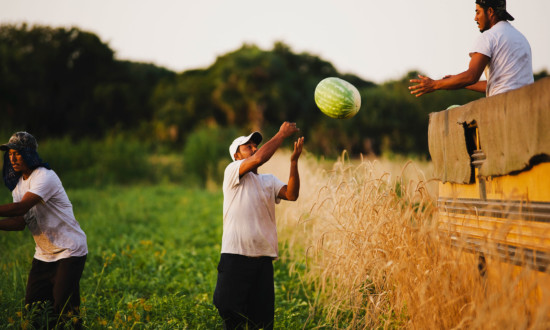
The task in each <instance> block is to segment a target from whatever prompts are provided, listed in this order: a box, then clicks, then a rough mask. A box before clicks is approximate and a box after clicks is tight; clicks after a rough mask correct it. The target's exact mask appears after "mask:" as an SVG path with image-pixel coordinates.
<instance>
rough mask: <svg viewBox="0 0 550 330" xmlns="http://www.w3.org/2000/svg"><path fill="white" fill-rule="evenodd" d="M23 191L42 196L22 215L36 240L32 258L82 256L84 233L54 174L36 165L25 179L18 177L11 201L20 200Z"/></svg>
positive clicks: (50, 260) (46, 260) (57, 258)
mask: <svg viewBox="0 0 550 330" xmlns="http://www.w3.org/2000/svg"><path fill="white" fill-rule="evenodd" d="M27 191H30V192H31V193H33V194H35V195H38V196H40V198H41V199H42V201H41V202H40V203H38V204H36V205H35V206H33V207H32V208H31V209H30V210H29V211H28V212H27V213H26V214H25V215H24V218H25V222H26V224H27V227H29V230H30V232H31V234H32V236H33V238H34V241H35V242H36V252H35V254H34V258H35V259H38V260H41V261H45V262H52V261H57V260H59V259H64V258H68V257H81V256H84V255H86V254H87V253H88V246H87V244H86V234H84V231H82V229H81V228H80V225H79V224H78V222H77V221H76V219H75V217H74V214H73V206H72V204H71V202H70V201H69V198H68V197H67V194H66V193H65V189H63V185H62V184H61V180H59V177H58V176H57V174H55V172H54V171H52V170H48V169H46V168H44V167H38V168H36V169H35V170H34V171H33V172H32V173H31V175H30V176H29V177H28V178H27V180H23V177H22V176H21V178H20V179H19V182H18V183H17V186H16V187H15V189H14V190H13V191H12V196H13V201H14V202H16V203H17V202H20V201H21V200H22V199H23V196H24V195H25V193H26V192H27Z"/></svg>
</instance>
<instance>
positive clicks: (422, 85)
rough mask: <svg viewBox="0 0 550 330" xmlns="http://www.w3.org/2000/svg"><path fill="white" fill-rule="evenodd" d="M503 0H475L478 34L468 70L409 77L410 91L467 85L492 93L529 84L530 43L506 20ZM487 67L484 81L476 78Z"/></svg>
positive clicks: (420, 91)
mask: <svg viewBox="0 0 550 330" xmlns="http://www.w3.org/2000/svg"><path fill="white" fill-rule="evenodd" d="M513 20H514V18H513V17H512V15H510V14H509V13H508V12H507V11H506V0H476V9H475V21H476V22H477V25H478V27H479V30H480V32H481V35H480V36H479V38H478V39H477V40H476V42H475V44H474V46H473V48H472V50H471V52H470V64H469V66H468V70H466V71H464V72H462V73H459V74H457V75H447V76H445V77H443V79H439V80H433V79H431V78H429V77H425V76H422V75H418V78H419V79H411V80H410V82H411V83H414V84H415V85H411V86H409V90H410V91H411V94H413V95H416V97H419V96H422V95H424V94H427V93H431V92H433V91H436V90H441V89H461V88H466V89H470V90H474V91H478V92H482V93H483V92H485V93H486V95H487V96H492V95H496V94H500V93H504V92H508V91H511V90H514V89H517V88H520V87H522V86H525V85H528V84H531V83H533V82H534V79H533V65H532V57H531V46H530V45H529V42H528V41H527V39H526V38H525V37H524V36H523V34H521V33H520V32H519V31H518V30H517V29H516V28H514V27H513V26H512V25H511V24H510V22H509V21H513ZM484 70H486V72H485V76H486V77H487V80H486V81H485V80H479V78H480V77H481V74H482V73H483V71H484Z"/></svg>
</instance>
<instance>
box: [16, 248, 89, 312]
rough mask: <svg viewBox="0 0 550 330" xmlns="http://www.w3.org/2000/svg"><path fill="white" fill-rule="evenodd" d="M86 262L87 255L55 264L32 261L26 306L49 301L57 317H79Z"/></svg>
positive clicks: (62, 260)
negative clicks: (81, 278)
mask: <svg viewBox="0 0 550 330" xmlns="http://www.w3.org/2000/svg"><path fill="white" fill-rule="evenodd" d="M85 263H86V256H82V257H70V258H66V259H61V260H58V261H54V262H44V261H40V260H37V259H33V260H32V267H31V271H30V273H29V279H28V281H27V292H26V295H25V304H33V303H35V302H39V301H43V302H44V301H50V302H51V303H52V304H53V311H54V313H55V314H56V315H61V314H63V315H72V316H76V317H79V314H80V313H79V309H80V277H81V276H82V272H83V270H84V264H85Z"/></svg>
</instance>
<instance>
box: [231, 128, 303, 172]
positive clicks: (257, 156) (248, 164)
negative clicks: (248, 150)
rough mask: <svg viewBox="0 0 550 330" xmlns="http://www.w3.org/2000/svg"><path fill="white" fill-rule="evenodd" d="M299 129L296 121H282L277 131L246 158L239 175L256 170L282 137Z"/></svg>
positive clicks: (277, 147) (273, 151) (279, 144)
mask: <svg viewBox="0 0 550 330" xmlns="http://www.w3.org/2000/svg"><path fill="white" fill-rule="evenodd" d="M299 130H300V129H299V128H297V127H296V123H289V122H286V121H285V122H284V123H283V124H282V125H281V127H280V128H279V132H277V134H275V136H273V137H272V138H271V139H270V140H269V141H267V142H266V143H265V144H264V145H263V146H262V147H261V148H260V149H258V151H256V152H255V153H254V154H253V155H252V156H250V157H248V158H246V159H245V160H244V161H243V162H242V163H241V167H240V168H239V175H240V176H243V175H245V174H246V173H247V172H251V171H256V170H257V169H258V167H260V166H262V165H263V164H264V163H265V162H267V161H268V160H269V159H270V158H271V157H272V156H273V154H275V151H277V149H279V147H280V146H281V144H282V143H283V141H284V139H286V138H287V137H289V136H291V135H292V134H294V133H296V132H298V131H299Z"/></svg>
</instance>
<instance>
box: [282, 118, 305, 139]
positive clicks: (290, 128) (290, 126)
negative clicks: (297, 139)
mask: <svg viewBox="0 0 550 330" xmlns="http://www.w3.org/2000/svg"><path fill="white" fill-rule="evenodd" d="M298 131H300V129H299V128H298V127H296V123H290V122H288V121H285V122H284V123H283V124H282V125H281V128H279V132H280V133H281V134H282V135H283V137H285V138H287V137H289V136H291V135H292V134H294V133H296V132H298Z"/></svg>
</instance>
